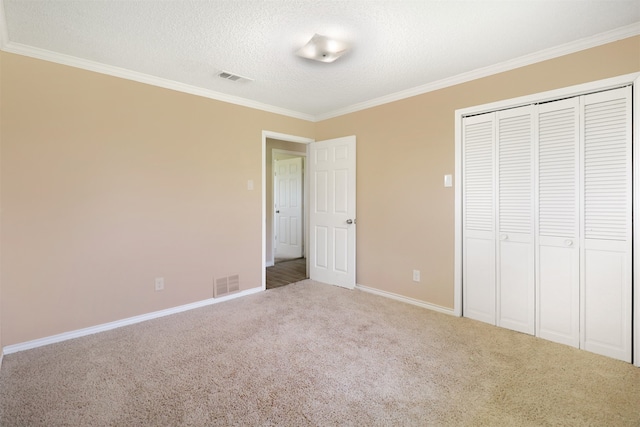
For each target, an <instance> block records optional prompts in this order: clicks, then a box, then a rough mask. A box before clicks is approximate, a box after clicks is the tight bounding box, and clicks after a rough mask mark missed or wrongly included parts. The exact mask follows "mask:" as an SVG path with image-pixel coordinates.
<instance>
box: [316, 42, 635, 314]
mask: <svg viewBox="0 0 640 427" xmlns="http://www.w3.org/2000/svg"><path fill="white" fill-rule="evenodd" d="M638 71H640V37H634V38H630V39H626V40H623V41H620V42H617V43H611V44H608V45H604V46H601V47H597V48H593V49H589V50H586V51H582V52H579V53H575V54H572V55H567V56H564V57H561V58H557V59H553V60H549V61H545V62H542V63H538V64H535V65H531V66H527V67H523V68H520V69H516V70H513V71H509V72H505V73H501V74H497V75H494V76H491V77H487V78H482V79H478V80H475V81H471V82H468V83H464V84H460V85H456V86H453V87H449V88H446V89H442V90H438V91H434V92H430V93H426V94H423V95H420V96H415V97H413V98H409V99H406V100H402V101H398V102H394V103H390V104H386V105H383V106H380V107H376V108H371V109H368V110H364V111H360V112H356V113H353V114H348V115H344V116H341V117H337V118H334V119H330V120H326V121H323V122H321V123H319V124H318V126H317V128H316V129H317V131H316V135H315V136H316V140H323V139H328V138H335V137H339V136H344V135H356V136H357V144H358V158H357V193H358V195H357V206H358V236H357V247H358V251H357V281H358V283H359V284H361V285H365V286H370V287H374V288H377V289H380V290H384V291H388V292H393V293H397V294H401V295H404V296H407V297H411V298H416V299H418V300H422V301H426V302H429V303H432V304H437V305H440V306H444V307H449V308H452V307H453V290H454V286H453V276H454V266H453V263H454V189H453V188H444V187H443V176H444V175H445V174H454V172H455V171H454V148H455V147H454V111H455V110H456V109H459V108H464V107H470V106H474V105H479V104H484V103H488V102H493V101H498V100H502V99H508V98H514V97H517V96H522V95H528V94H534V93H537V92H542V91H546V90H551V89H557V88H561V87H566V86H571V85H575V84H579V83H585V82H589V81H594V80H600V79H604V78H607V77H613V76H618V75H622V74H627V73H632V72H638ZM413 269H419V270H421V272H422V281H421V283H419V284H416V283H414V282H413V281H412V274H411V273H412V270H413Z"/></svg>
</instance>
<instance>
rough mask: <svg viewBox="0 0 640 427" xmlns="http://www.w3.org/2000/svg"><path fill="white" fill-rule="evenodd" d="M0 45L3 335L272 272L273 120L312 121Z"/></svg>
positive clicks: (126, 310)
mask: <svg viewBox="0 0 640 427" xmlns="http://www.w3.org/2000/svg"><path fill="white" fill-rule="evenodd" d="M1 55H2V86H3V93H2V104H3V111H2V143H3V145H2V159H1V161H2V163H1V172H2V184H3V187H2V205H3V213H2V224H1V226H2V230H3V231H4V233H3V235H2V254H3V259H2V283H3V289H2V291H3V292H2V319H3V322H4V326H5V329H4V332H5V334H4V337H3V344H4V345H10V344H15V343H19V342H24V341H28V340H32V339H36V338H41V337H46V336H49V335H53V334H57V333H61V332H66V331H71V330H75V329H79V328H84V327H88V326H92V325H97V324H101V323H105V322H110V321H114V320H118V319H123V318H126V317H130V316H135V315H140V314H143V313H148V312H152V311H155V310H160V309H165V308H169V307H174V306H178V305H181V304H185V303H190V302H194V301H199V300H204V299H207V298H211V297H212V294H213V279H214V277H219V276H227V275H230V274H239V275H240V280H241V288H242V289H248V288H253V287H258V286H261V277H262V276H261V266H262V261H261V254H262V248H261V244H262V239H261V236H262V230H261V227H262V218H261V212H262V209H261V203H262V197H261V191H260V188H261V179H262V178H261V173H262V172H261V171H262V131H263V130H269V131H273V132H280V133H285V134H292V135H299V136H304V137H312V136H313V130H314V125H313V123H309V122H306V121H303V120H298V119H292V118H288V117H284V116H280V115H276V114H271V113H267V112H263V111H258V110H254V109H250V108H246V107H240V106H236V105H231V104H227V103H223V102H219V101H214V100H210V99H205V98H201V97H197V96H192V95H187V94H183V93H179V92H175V91H171V90H166V89H161V88H157V87H153V86H149V85H145V84H140V83H136V82H132V81H128V80H123V79H118V78H114V77H110V76H105V75H101V74H97V73H92V72H88V71H84V70H79V69H74V68H70V67H66V66H61V65H57V64H53V63H48V62H44V61H39V60H35V59H30V58H27V57H22V56H17V55H12V54H7V53H2V54H1ZM249 179H251V180H253V181H254V183H255V187H254V188H255V190H253V191H249V190H247V180H249ZM160 276H161V277H164V278H165V287H166V289H165V290H164V291H162V292H155V291H154V278H155V277H160Z"/></svg>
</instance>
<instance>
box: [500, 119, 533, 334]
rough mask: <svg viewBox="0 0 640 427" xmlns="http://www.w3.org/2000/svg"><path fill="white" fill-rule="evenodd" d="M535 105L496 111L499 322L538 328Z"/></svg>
mask: <svg viewBox="0 0 640 427" xmlns="http://www.w3.org/2000/svg"><path fill="white" fill-rule="evenodd" d="M532 110H533V107H532V106H525V107H520V108H513V109H510V110H505V111H499V112H497V113H496V146H497V153H496V158H497V198H496V199H497V212H496V214H497V215H496V217H497V228H498V233H497V234H498V242H497V248H496V249H497V264H496V271H497V277H496V291H497V317H498V318H497V324H498V326H502V327H504V328H508V329H513V330H515V331H519V332H524V333H528V334H533V333H534V327H535V264H534V261H535V259H534V256H535V247H534V232H533V230H534V223H533V199H534V198H533V191H534V189H533V172H534V170H533V122H532V120H533V117H532Z"/></svg>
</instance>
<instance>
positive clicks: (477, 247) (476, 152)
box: [462, 113, 496, 325]
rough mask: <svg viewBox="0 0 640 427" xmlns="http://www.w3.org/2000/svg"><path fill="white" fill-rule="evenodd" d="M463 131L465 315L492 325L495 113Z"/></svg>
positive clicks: (468, 123)
mask: <svg viewBox="0 0 640 427" xmlns="http://www.w3.org/2000/svg"><path fill="white" fill-rule="evenodd" d="M463 132H464V134H463V135H464V136H463V141H464V142H463V144H464V147H463V155H462V168H463V171H464V172H463V176H462V179H463V184H462V185H463V187H464V197H463V201H462V203H463V208H462V211H463V219H462V235H463V239H464V244H463V250H464V253H463V256H462V262H463V269H462V275H463V276H462V281H463V284H464V293H463V297H464V315H465V316H466V317H470V318H472V319H475V320H480V321H482V322H487V323H491V324H493V325H495V324H496V268H495V265H496V250H495V215H494V194H495V189H494V185H495V180H494V147H495V145H494V143H493V141H494V133H495V114H494V113H488V114H481V115H477V116H473V117H466V118H465V119H464V123H463Z"/></svg>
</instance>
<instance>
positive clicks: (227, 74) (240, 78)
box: [218, 71, 252, 82]
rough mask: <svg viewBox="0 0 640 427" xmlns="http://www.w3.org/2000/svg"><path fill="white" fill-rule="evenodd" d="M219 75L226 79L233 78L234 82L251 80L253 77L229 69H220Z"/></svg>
mask: <svg viewBox="0 0 640 427" xmlns="http://www.w3.org/2000/svg"><path fill="white" fill-rule="evenodd" d="M218 77H220V78H221V79H225V80H231V81H232V82H250V81H252V79H250V78H248V77H243V76H239V75H237V74H233V73H230V72H228V71H220V72H219V73H218Z"/></svg>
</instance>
